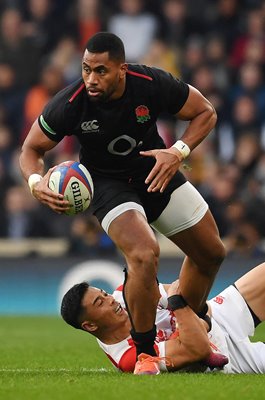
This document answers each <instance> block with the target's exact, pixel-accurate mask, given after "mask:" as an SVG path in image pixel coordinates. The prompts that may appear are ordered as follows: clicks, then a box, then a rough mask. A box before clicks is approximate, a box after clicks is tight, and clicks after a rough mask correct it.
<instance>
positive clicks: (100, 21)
mask: <svg viewBox="0 0 265 400" xmlns="http://www.w3.org/2000/svg"><path fill="white" fill-rule="evenodd" d="M76 7H77V30H78V38H79V48H80V50H81V51H83V49H84V48H85V45H86V42H87V38H89V37H91V36H93V35H94V34H95V33H97V32H99V31H102V30H104V29H105V18H106V15H105V12H104V8H102V7H101V2H100V0H77V5H76Z"/></svg>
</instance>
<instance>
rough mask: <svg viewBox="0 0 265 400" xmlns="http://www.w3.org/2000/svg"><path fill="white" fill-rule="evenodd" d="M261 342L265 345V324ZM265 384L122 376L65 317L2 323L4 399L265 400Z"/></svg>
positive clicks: (0, 394) (0, 383)
mask: <svg viewBox="0 0 265 400" xmlns="http://www.w3.org/2000/svg"><path fill="white" fill-rule="evenodd" d="M255 338H256V339H259V340H265V325H264V327H260V329H259V330H258V333H257V335H256V337H255ZM264 384H265V378H264V375H223V374H218V373H214V374H207V375H206V374H205V375H204V374H162V375H158V376H141V377H139V376H134V375H130V374H121V373H117V372H116V371H114V369H113V368H112V366H111V365H110V363H109V361H108V359H107V358H106V356H105V355H104V354H103V352H102V351H101V350H100V349H99V348H98V347H97V345H96V342H95V339H94V338H93V337H91V336H90V335H89V334H86V333H85V332H81V331H80V332H79V331H76V330H74V329H72V328H71V327H69V326H67V325H66V324H65V323H64V322H63V321H62V320H61V319H60V318H59V317H58V318H57V317H1V318H0V400H70V399H71V400H74V399H78V400H79V399H88V400H94V399H95V400H96V399H97V400H98V399H99V400H101V399H103V400H105V399H106V400H112V399H120V400H138V399H139V400H142V399H145V400H146V399H154V400H156V399H157V400H164V399H166V400H171V399H172V400H180V399H183V400H191V399H192V400H197V399H198V400H199V399H200V400H201V399H203V400H208V399H209V400H210V399H211V400H212V399H214V400H219V399H220V400H221V399H224V400H227V399H233V400H237V399H238V400H239V399H240V400H245V399H246V400H249V399H251V400H255V399H259V400H261V399H263V398H264V393H265V385H264Z"/></svg>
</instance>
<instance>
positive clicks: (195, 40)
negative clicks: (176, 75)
mask: <svg viewBox="0 0 265 400" xmlns="http://www.w3.org/2000/svg"><path fill="white" fill-rule="evenodd" d="M182 60H183V61H182V63H181V76H182V79H184V80H185V81H186V82H191V80H192V76H193V73H194V71H195V70H196V69H197V68H198V67H200V66H201V65H202V64H203V63H204V60H205V53H204V43H203V40H202V39H201V38H200V37H198V36H191V37H190V38H189V39H188V40H187V42H186V46H185V49H183V56H182Z"/></svg>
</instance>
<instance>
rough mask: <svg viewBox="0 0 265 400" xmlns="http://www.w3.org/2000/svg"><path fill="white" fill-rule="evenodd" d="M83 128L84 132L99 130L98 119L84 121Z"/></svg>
mask: <svg viewBox="0 0 265 400" xmlns="http://www.w3.org/2000/svg"><path fill="white" fill-rule="evenodd" d="M81 128H82V131H83V132H97V131H98V130H99V125H98V121H97V120H96V119H93V120H92V121H85V122H82V124H81Z"/></svg>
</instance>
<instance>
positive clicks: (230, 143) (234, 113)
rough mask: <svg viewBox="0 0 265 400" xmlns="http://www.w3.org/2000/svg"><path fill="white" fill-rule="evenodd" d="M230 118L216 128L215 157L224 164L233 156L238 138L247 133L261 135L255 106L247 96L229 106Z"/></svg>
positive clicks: (252, 100) (240, 97)
mask: <svg viewBox="0 0 265 400" xmlns="http://www.w3.org/2000/svg"><path fill="white" fill-rule="evenodd" d="M231 107H232V110H231V117H230V118H229V117H227V119H226V120H222V121H221V122H220V123H219V124H218V127H217V135H216V137H217V155H218V157H219V158H220V159H221V160H223V161H224V162H230V161H231V160H232V158H233V157H234V155H235V150H236V147H237V143H238V140H239V138H240V137H241V136H242V135H243V134H245V133H247V132H255V133H254V134H255V135H256V136H257V137H258V138H259V140H260V135H261V127H262V124H261V121H260V119H259V117H258V109H257V104H256V102H255V100H254V99H253V97H251V96H249V95H242V96H239V97H238V98H237V99H236V101H235V103H234V104H232V105H231Z"/></svg>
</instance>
